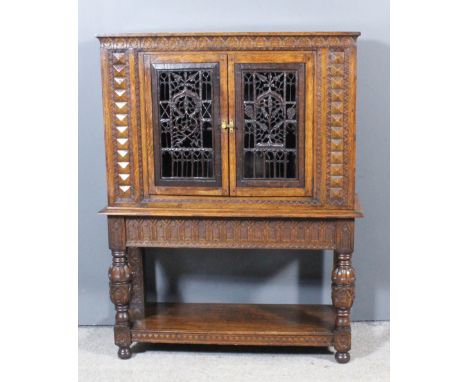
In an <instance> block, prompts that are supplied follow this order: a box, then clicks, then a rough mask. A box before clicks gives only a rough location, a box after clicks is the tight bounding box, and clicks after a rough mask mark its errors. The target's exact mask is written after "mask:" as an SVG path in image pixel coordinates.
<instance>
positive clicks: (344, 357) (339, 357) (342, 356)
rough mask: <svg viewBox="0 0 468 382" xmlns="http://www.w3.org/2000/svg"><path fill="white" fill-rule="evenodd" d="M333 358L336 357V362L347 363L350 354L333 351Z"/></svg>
mask: <svg viewBox="0 0 468 382" xmlns="http://www.w3.org/2000/svg"><path fill="white" fill-rule="evenodd" d="M335 359H336V362H338V363H348V362H349V360H350V359H351V356H350V355H349V352H344V353H342V352H338V351H337V352H336V353H335Z"/></svg>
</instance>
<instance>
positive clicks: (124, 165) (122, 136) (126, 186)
mask: <svg viewBox="0 0 468 382" xmlns="http://www.w3.org/2000/svg"><path fill="white" fill-rule="evenodd" d="M109 70H110V76H109V78H110V79H111V81H112V83H111V86H110V88H111V93H112V95H111V99H112V102H111V104H112V108H111V110H112V122H113V126H112V140H113V142H112V144H113V149H114V150H113V155H114V161H113V163H114V164H115V168H114V185H115V186H114V187H115V196H116V198H117V201H121V202H124V201H128V200H131V198H132V195H133V190H132V171H131V170H132V161H131V146H130V106H129V102H130V96H129V92H130V87H129V85H130V84H129V82H130V78H129V75H128V72H129V67H128V53H127V52H116V51H113V52H110V65H109Z"/></svg>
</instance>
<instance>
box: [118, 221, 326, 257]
mask: <svg viewBox="0 0 468 382" xmlns="http://www.w3.org/2000/svg"><path fill="white" fill-rule="evenodd" d="M126 230H127V232H126V235H127V245H128V246H133V247H138V246H139V247H150V246H154V247H195V248H297V249H319V248H321V249H324V248H334V240H335V222H333V221H325V220H320V221H311V220H301V219H291V220H287V219H284V220H280V219H234V218H233V219H224V218H212V219H191V218H183V219H175V218H174V219H167V218H152V217H148V218H127V219H126Z"/></svg>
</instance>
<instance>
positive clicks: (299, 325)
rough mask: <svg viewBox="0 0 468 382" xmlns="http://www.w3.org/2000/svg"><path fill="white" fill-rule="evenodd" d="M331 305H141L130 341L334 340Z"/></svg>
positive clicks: (270, 342)
mask: <svg viewBox="0 0 468 382" xmlns="http://www.w3.org/2000/svg"><path fill="white" fill-rule="evenodd" d="M334 326H335V310H334V308H333V307H332V306H331V305H252V304H172V303H158V304H151V305H148V306H147V307H146V317H145V318H144V319H141V320H137V321H136V322H135V323H134V325H133V328H132V331H131V333H132V340H133V341H136V342H153V343H183V344H215V345H280V346H330V345H333V331H334Z"/></svg>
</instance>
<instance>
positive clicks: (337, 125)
mask: <svg viewBox="0 0 468 382" xmlns="http://www.w3.org/2000/svg"><path fill="white" fill-rule="evenodd" d="M354 58H355V56H354V50H353V49H352V48H333V49H329V50H328V54H327V94H326V97H327V115H326V125H327V129H326V131H327V136H326V162H327V172H326V201H327V205H329V206H332V207H334V208H352V207H353V204H354V98H355V92H354V86H355V81H354V76H355V65H354V62H355V60H354Z"/></svg>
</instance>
